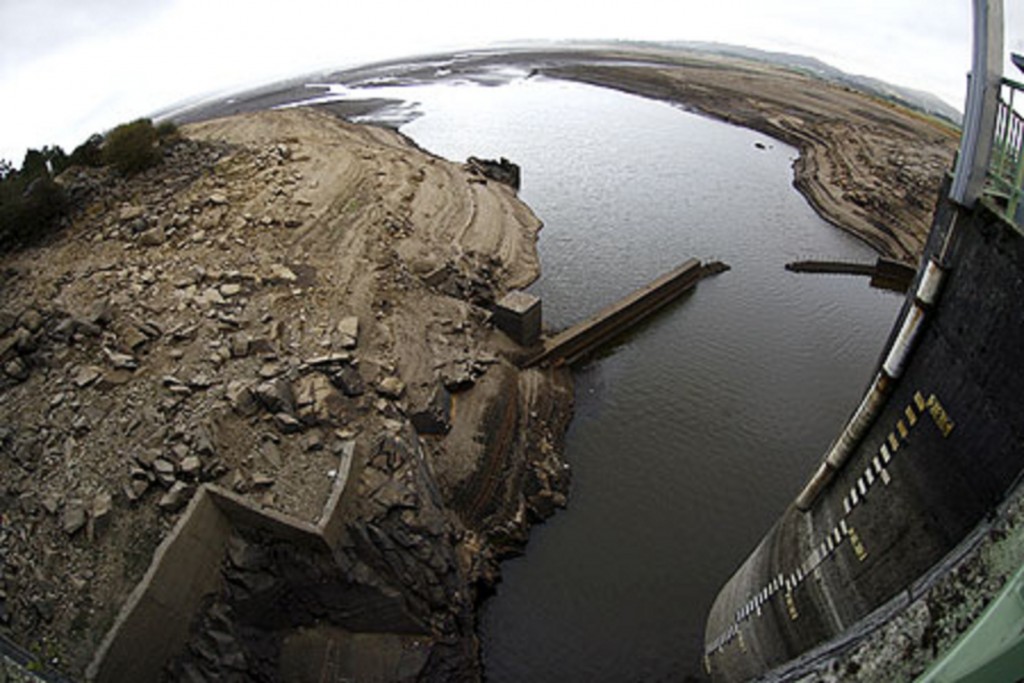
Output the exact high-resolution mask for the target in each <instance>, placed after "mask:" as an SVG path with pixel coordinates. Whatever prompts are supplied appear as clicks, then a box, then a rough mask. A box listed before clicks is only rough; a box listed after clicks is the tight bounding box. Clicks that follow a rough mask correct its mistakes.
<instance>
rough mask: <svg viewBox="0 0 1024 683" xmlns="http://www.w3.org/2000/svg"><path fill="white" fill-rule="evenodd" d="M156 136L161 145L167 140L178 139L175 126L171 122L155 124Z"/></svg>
mask: <svg viewBox="0 0 1024 683" xmlns="http://www.w3.org/2000/svg"><path fill="white" fill-rule="evenodd" d="M156 136H157V137H158V138H159V139H160V142H161V143H163V142H166V141H168V140H176V139H177V138H178V126H177V124H176V123H174V121H171V120H167V121H161V122H160V123H159V124H157V127H156Z"/></svg>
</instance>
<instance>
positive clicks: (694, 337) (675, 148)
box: [371, 74, 902, 682]
mask: <svg viewBox="0 0 1024 683" xmlns="http://www.w3.org/2000/svg"><path fill="white" fill-rule="evenodd" d="M371 94H372V96H374V97H378V96H380V97H393V98H397V99H401V100H405V101H406V102H407V103H408V104H406V105H405V106H403V107H400V108H398V109H396V110H392V111H391V112H385V116H392V115H397V116H399V117H400V118H401V119H402V120H404V121H406V123H404V124H403V125H402V126H401V130H402V132H404V133H405V134H407V135H409V136H410V137H411V138H413V139H414V140H415V141H416V142H417V144H419V145H420V146H422V147H424V148H426V149H428V150H430V151H431V152H434V153H436V154H439V155H441V156H444V157H446V158H449V159H452V160H458V161H461V160H464V159H465V158H466V157H467V156H470V155H475V156H481V157H492V158H497V157H500V156H505V157H508V158H509V159H511V160H513V161H515V162H516V163H518V164H520V165H521V167H522V173H523V185H522V189H521V191H520V196H521V197H522V199H523V200H525V201H526V202H527V203H528V204H529V205H530V206H531V207H532V208H533V209H534V211H535V212H536V213H537V214H538V216H539V217H540V218H541V220H543V221H544V224H545V227H544V229H543V231H542V233H541V237H540V243H539V248H540V253H541V263H542V268H543V275H542V277H541V279H540V280H539V281H538V282H537V283H536V284H535V285H534V287H533V290H534V291H535V292H536V293H537V294H539V295H540V296H541V297H542V298H543V305H544V315H545V321H546V324H547V325H549V326H552V327H564V326H567V325H569V324H571V323H573V322H576V321H578V320H580V319H582V318H584V317H585V316H587V315H589V314H590V313H593V312H595V311H596V310H598V309H599V308H601V307H603V306H605V305H607V304H608V303H611V302H612V301H614V300H616V299H617V298H619V297H621V296H623V295H625V294H627V293H628V292H630V291H632V290H633V289H635V288H637V287H638V286H640V285H643V284H645V283H646V282H648V281H649V280H651V279H653V278H654V277H656V276H657V275H660V274H661V273H663V272H665V271H667V270H669V269H670V268H672V267H674V266H676V265H678V264H679V263H680V262H682V261H683V260H685V259H686V258H688V257H697V258H700V259H705V260H709V259H720V260H722V261H725V262H726V263H728V264H729V265H730V266H732V270H731V271H730V272H727V273H725V274H723V275H720V276H717V277H715V278H712V279H710V280H706V281H704V282H702V283H701V284H700V286H699V287H698V288H697V290H696V292H695V293H693V294H692V295H690V296H688V297H685V298H684V299H683V300H681V301H680V302H678V303H676V304H675V305H673V306H672V307H671V308H670V309H668V310H667V311H665V312H664V313H662V314H661V315H659V316H657V317H656V318H654V319H653V320H651V321H649V322H648V323H646V324H644V325H642V326H641V327H640V328H638V329H636V330H635V331H633V332H632V333H631V334H630V335H629V336H628V337H627V338H626V339H623V340H620V342H619V343H618V344H616V345H615V346H614V347H613V348H612V349H610V350H608V351H607V352H605V353H604V354H603V355H602V356H601V357H599V358H596V359H594V360H592V361H590V362H589V363H588V364H586V365H585V366H584V367H582V368H580V369H579V370H578V371H577V372H576V374H575V380H576V391H577V403H576V413H575V418H574V420H573V423H572V426H571V428H570V431H569V434H568V440H567V446H566V450H567V453H566V455H567V458H568V460H569V462H570V463H571V465H572V468H573V483H572V492H571V496H570V503H569V509H568V510H567V511H563V512H560V513H558V514H557V515H556V516H555V517H554V518H553V519H551V520H550V521H549V522H548V523H546V524H544V525H542V526H540V527H538V528H535V529H534V530H533V532H532V534H531V538H530V542H529V546H528V547H527V551H526V554H525V556H523V557H521V558H517V559H514V560H512V561H509V562H506V563H505V564H503V575H504V580H503V582H502V583H501V584H500V585H499V587H498V591H497V595H496V596H495V597H493V598H492V599H490V600H489V601H488V602H487V603H486V604H485V606H484V608H483V611H482V615H481V637H482V641H483V648H484V649H483V654H484V662H485V667H486V674H487V678H488V680H490V681H494V682H503V681H583V680H586V681H673V680H687V679H691V678H696V679H701V678H703V673H702V670H701V663H700V658H701V653H702V640H703V624H704V619H705V616H706V614H707V611H708V609H709V608H710V605H711V601H712V600H713V598H714V596H715V594H716V592H717V591H718V589H719V587H720V586H721V584H722V583H724V581H725V580H726V579H727V578H728V577H729V576H730V574H731V573H732V572H733V571H734V570H735V569H736V567H737V566H738V565H739V564H740V563H741V562H742V560H743V559H744V558H745V557H746V556H747V554H748V553H749V552H750V551H751V550H752V549H753V546H754V544H755V543H756V542H757V541H758V540H759V539H760V538H761V536H762V535H763V534H764V533H765V531H766V530H767V529H768V527H769V526H770V524H771V523H772V522H773V521H774V520H775V518H776V517H777V516H778V514H779V513H780V512H781V511H782V509H783V508H784V507H785V506H786V504H787V503H788V502H789V501H791V500H792V499H793V497H794V496H795V495H796V493H797V492H798V490H799V489H800V487H801V486H802V485H803V483H804V482H805V481H806V478H807V477H808V476H809V474H810V472H811V470H812V468H813V466H814V465H815V464H816V463H817V462H818V460H819V458H820V457H821V455H822V454H823V452H824V450H825V449H826V447H827V446H828V445H829V443H830V441H831V439H832V437H833V436H835V434H836V433H837V430H838V429H839V427H840V425H841V424H842V423H843V421H844V420H845V419H846V417H847V416H848V415H849V413H850V412H851V411H852V409H853V408H854V406H855V404H856V402H857V400H858V399H859V397H860V394H861V392H862V390H863V388H864V386H865V384H866V383H867V381H868V380H869V378H870V374H871V372H872V370H873V367H874V363H875V361H876V359H877V356H878V354H879V352H880V350H881V348H882V345H883V343H884V341H885V337H886V335H887V333H888V331H889V328H890V326H891V325H892V321H893V319H894V317H895V315H896V312H897V309H898V308H899V305H900V303H901V301H902V299H901V297H899V296H896V295H893V294H891V293H886V292H882V291H878V290H872V289H870V288H869V287H868V284H867V281H866V279H859V278H857V279H855V278H848V277H846V278H844V277H840V276H818V275H798V274H794V273H789V272H787V271H785V270H784V269H783V266H784V264H785V263H787V262H789V261H793V260H797V259H802V258H827V259H839V260H857V261H870V260H873V258H874V255H873V253H872V252H871V251H870V250H869V249H868V248H867V247H865V246H864V245H862V244H861V243H860V242H858V241H856V240H855V239H853V238H852V237H850V236H848V235H846V234H844V233H843V232H841V231H840V230H838V229H837V228H835V227H832V226H830V225H828V224H827V223H825V222H824V221H823V220H821V219H820V218H819V217H818V216H817V215H816V214H815V213H814V212H813V210H812V209H811V208H810V206H809V205H808V204H807V202H806V201H805V200H804V199H803V198H802V197H801V196H800V195H799V194H798V193H797V192H796V191H795V190H794V189H793V188H792V185H791V182H792V170H791V164H792V162H793V160H794V158H795V157H796V150H794V149H793V148H791V147H788V146H786V145H784V144H782V143H780V142H777V141H774V140H771V139H769V138H766V137H765V136H763V135H761V134H759V133H756V132H753V131H750V130H746V129H742V128H737V127H734V126H730V125H727V124H724V123H721V122H718V121H713V120H709V119H706V118H702V117H699V116H696V115H694V114H691V113H687V112H685V111H683V110H681V109H680V108H677V107H674V106H671V105H669V104H665V103H661V102H655V101H651V100H646V99H642V98H638V97H633V96H630V95H625V94H622V93H618V92H614V91H610V90H604V89H599V88H594V87H590V86H584V85H579V84H573V83H567V82H561V81H552V80H545V79H542V78H525V77H516V76H515V74H506V76H505V77H504V78H498V79H493V80H490V81H488V82H486V83H482V82H468V81H458V82H451V81H450V80H440V81H437V82H428V83H420V84H418V85H415V86H411V87H387V88H375V89H374V90H373V91H371ZM413 103H415V104H413ZM758 143H760V145H758ZM762 147H763V149H762Z"/></svg>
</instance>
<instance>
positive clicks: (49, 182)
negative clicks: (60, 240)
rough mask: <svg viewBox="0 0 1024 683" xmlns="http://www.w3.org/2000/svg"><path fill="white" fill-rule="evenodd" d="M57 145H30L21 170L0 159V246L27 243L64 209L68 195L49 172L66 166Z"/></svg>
mask: <svg viewBox="0 0 1024 683" xmlns="http://www.w3.org/2000/svg"><path fill="white" fill-rule="evenodd" d="M67 165H68V157H67V155H66V154H64V150H62V149H61V148H60V147H44V148H43V149H42V151H40V150H35V149H30V150H29V151H28V152H26V153H25V160H24V161H23V162H22V164H21V170H20V171H16V170H14V167H13V166H12V165H11V164H10V162H8V161H0V249H2V250H4V251H6V250H8V249H11V248H13V247H15V246H17V245H22V244H29V243H32V242H35V241H37V240H39V239H41V238H42V237H44V236H46V235H48V234H50V233H51V232H53V230H54V229H55V228H56V226H57V225H58V224H59V223H60V219H61V217H63V216H64V214H65V213H66V212H67V210H68V199H67V196H66V195H65V194H64V190H63V189H62V188H61V187H60V185H58V184H57V183H56V182H55V181H54V180H53V176H54V175H56V174H57V173H59V172H60V171H61V170H63V169H64V168H66V167H67Z"/></svg>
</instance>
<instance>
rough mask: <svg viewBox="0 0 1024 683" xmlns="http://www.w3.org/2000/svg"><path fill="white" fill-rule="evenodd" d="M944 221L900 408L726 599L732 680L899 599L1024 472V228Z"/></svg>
mask: <svg viewBox="0 0 1024 683" xmlns="http://www.w3.org/2000/svg"><path fill="white" fill-rule="evenodd" d="M950 224H955V225H956V226H957V227H956V228H955V229H954V230H953V232H952V233H951V238H950V239H949V240H947V239H946V232H945V227H946V226H947V225H950ZM937 226H938V227H939V228H940V229H938V230H935V231H933V235H932V238H931V240H930V242H929V247H928V254H927V256H928V257H932V256H935V257H938V258H940V259H941V260H942V261H943V265H944V267H945V268H946V272H947V277H946V281H945V285H944V289H943V291H942V293H941V297H940V299H939V301H938V304H937V306H936V307H935V309H934V310H932V311H930V312H929V317H928V321H927V322H926V324H925V327H924V328H923V330H922V331H921V333H920V337H919V339H918V342H917V345H916V348H915V350H914V352H913V355H912V356H911V358H910V360H909V363H908V365H907V366H906V369H905V371H904V373H903V375H902V376H901V377H900V378H899V380H898V381H896V382H895V383H894V385H893V387H892V390H891V393H890V395H889V397H888V400H887V402H886V404H885V406H884V407H883V408H882V409H881V411H880V413H879V414H878V417H877V418H876V419H875V421H874V423H873V425H872V426H871V428H870V429H869V431H868V432H867V434H866V435H865V437H864V438H863V439H862V441H861V443H860V444H859V446H858V447H857V449H856V451H855V452H854V454H853V455H852V456H851V457H850V458H849V459H848V460H847V461H846V462H845V464H844V465H843V467H842V468H841V469H840V470H839V471H838V472H837V473H836V474H835V476H834V478H833V479H832V481H831V482H830V483H829V485H828V487H827V488H826V489H825V490H824V491H823V492H822V493H821V495H820V496H818V498H817V499H816V500H815V501H814V504H813V506H812V507H811V508H810V509H809V510H808V511H807V512H801V511H799V510H797V509H796V508H795V507H792V506H791V507H790V508H789V509H787V510H786V512H785V513H784V514H783V515H782V517H781V518H780V519H779V521H778V522H777V523H776V525H775V526H774V527H773V528H772V530H771V531H769V533H768V534H767V535H766V536H765V538H764V540H763V541H762V542H761V544H760V545H759V546H758V547H757V549H755V550H754V552H753V553H752V554H751V555H750V557H749V558H748V559H747V560H746V562H745V563H744V564H743V565H742V566H741V567H740V569H739V570H738V571H737V572H736V573H735V574H734V575H733V577H732V578H731V579H730V580H729V581H728V583H727V584H726V585H725V586H724V588H723V589H722V591H721V592H720V594H719V596H718V598H717V599H716V601H715V604H714V606H713V608H712V611H711V614H710V616H709V618H708V622H707V629H706V636H705V652H706V665H707V667H708V668H709V670H710V672H711V673H712V676H713V678H714V680H716V681H740V680H747V679H749V678H751V677H754V676H758V675H760V674H763V673H765V672H766V671H768V670H770V669H772V668H773V667H776V666H779V665H781V664H783V663H785V662H787V661H788V660H790V659H792V658H794V657H796V656H798V655H800V654H801V653H803V652H806V651H807V650H809V649H811V648H813V647H815V646H819V645H821V644H823V643H825V642H827V641H830V640H832V639H835V638H838V637H840V636H841V635H842V634H843V633H844V632H846V631H847V630H848V629H850V628H851V627H853V626H855V625H856V624H858V623H859V622H860V621H861V620H863V619H865V618H866V617H867V616H868V615H870V614H871V613H872V612H873V611H875V610H876V609H877V608H879V607H880V606H882V605H884V604H886V603H887V602H889V601H891V600H893V599H894V598H898V597H899V596H900V594H901V592H903V591H906V590H907V589H908V588H909V587H911V586H912V584H913V582H914V581H915V580H917V579H918V578H919V577H920V576H922V575H923V574H926V573H927V572H928V571H929V569H930V568H932V567H933V566H934V565H936V563H938V562H940V561H941V560H942V559H943V557H944V556H946V555H947V554H948V553H950V552H951V551H952V550H953V549H954V548H955V547H956V546H957V545H958V543H960V541H961V540H962V539H963V538H964V537H965V536H967V535H968V534H969V533H970V532H971V531H972V529H974V528H975V526H976V525H977V524H978V523H979V521H981V520H982V519H983V518H984V517H985V515H986V514H987V513H988V512H989V511H990V510H992V509H993V507H995V506H996V505H998V504H999V503H1000V501H1001V500H1002V499H1003V498H1004V497H1005V495H1006V494H1007V493H1008V491H1010V490H1011V489H1012V487H1014V486H1015V485H1016V483H1017V481H1018V479H1019V477H1020V475H1021V472H1022V470H1024V446H1022V444H1024V419H1022V418H1021V414H1022V413H1021V402H1022V396H1024V315H1021V313H1020V310H1019V307H1020V306H1021V303H1022V302H1024V237H1022V236H1021V235H1020V234H1019V233H1018V232H1017V231H1016V230H1015V229H1014V228H1013V227H1012V226H1010V225H1008V224H1006V223H1004V222H1002V221H1001V220H999V219H998V218H997V217H996V216H995V215H994V214H992V213H991V212H989V211H987V210H986V209H985V208H984V207H982V206H980V205H979V207H978V208H977V209H976V211H975V212H974V213H971V214H967V213H960V212H959V210H958V209H955V208H954V207H952V206H950V205H947V206H944V207H942V210H941V211H939V212H938V214H937ZM909 304H910V302H909V300H908V303H907V307H905V310H907V309H908V308H909ZM891 342H892V339H890V343H891Z"/></svg>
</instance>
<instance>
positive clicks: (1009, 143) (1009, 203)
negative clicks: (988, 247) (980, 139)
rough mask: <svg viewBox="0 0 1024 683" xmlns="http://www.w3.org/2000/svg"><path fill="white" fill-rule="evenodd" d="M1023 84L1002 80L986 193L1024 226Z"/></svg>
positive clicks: (1005, 215)
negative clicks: (1023, 200)
mask: <svg viewBox="0 0 1024 683" xmlns="http://www.w3.org/2000/svg"><path fill="white" fill-rule="evenodd" d="M1022 108H1024V84H1021V83H1018V82H1016V81H1013V80H1010V79H1009V78H1004V79H1002V87H1001V88H1000V93H999V104H998V108H997V111H996V125H995V131H994V135H993V140H992V156H991V157H990V161H989V167H988V177H987V183H986V188H985V192H986V193H987V194H988V195H989V196H991V197H993V198H994V199H996V200H997V201H996V205H997V206H998V207H999V208H1000V210H1002V211H1003V217H1004V218H1005V219H1006V220H1008V221H1010V222H1011V223H1014V224H1016V225H1018V226H1021V227H1024V203H1022V199H1024V114H1022V112H1021V109H1022Z"/></svg>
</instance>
